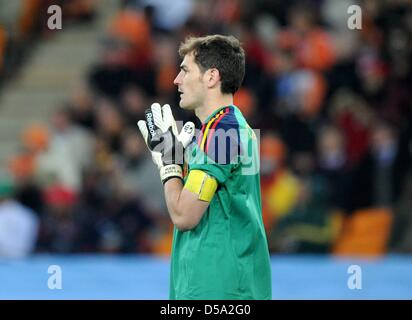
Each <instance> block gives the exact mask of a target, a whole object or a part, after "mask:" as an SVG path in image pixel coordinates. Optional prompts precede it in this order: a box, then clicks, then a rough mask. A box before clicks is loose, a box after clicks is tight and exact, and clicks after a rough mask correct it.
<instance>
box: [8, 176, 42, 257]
mask: <svg viewBox="0 0 412 320" xmlns="http://www.w3.org/2000/svg"><path fill="white" fill-rule="evenodd" d="M14 192H15V186H14V183H13V181H12V180H11V179H10V178H7V177H1V178H0V257H1V258H23V257H26V256H27V255H29V254H30V253H31V252H32V250H33V249H34V246H35V244H36V239H37V232H38V224H39V221H38V217H37V214H36V213H35V212H34V211H32V210H31V209H29V208H27V207H25V206H23V205H22V204H20V203H19V202H18V201H16V200H15V199H14Z"/></svg>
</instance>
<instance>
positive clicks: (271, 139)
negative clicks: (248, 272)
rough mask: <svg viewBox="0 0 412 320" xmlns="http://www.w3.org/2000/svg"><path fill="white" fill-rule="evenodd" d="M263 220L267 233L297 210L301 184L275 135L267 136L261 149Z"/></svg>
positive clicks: (263, 139) (264, 136)
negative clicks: (282, 218)
mask: <svg viewBox="0 0 412 320" xmlns="http://www.w3.org/2000/svg"><path fill="white" fill-rule="evenodd" d="M260 153H261V154H260V174H261V192H262V216H263V222H264V224H265V229H266V232H267V233H268V235H269V232H270V230H272V229H273V228H274V227H275V226H276V223H277V221H278V220H279V218H281V217H282V216H284V215H287V214H289V213H290V211H291V210H292V209H293V208H294V207H295V206H296V201H297V198H298V190H299V180H298V179H297V178H296V177H295V176H294V175H293V173H292V172H291V171H290V170H289V169H288V167H287V165H286V146H285V145H284V144H283V142H282V141H281V140H280V138H279V137H278V136H277V135H276V134H274V133H273V132H266V133H265V134H264V135H263V137H262V139H261V146H260Z"/></svg>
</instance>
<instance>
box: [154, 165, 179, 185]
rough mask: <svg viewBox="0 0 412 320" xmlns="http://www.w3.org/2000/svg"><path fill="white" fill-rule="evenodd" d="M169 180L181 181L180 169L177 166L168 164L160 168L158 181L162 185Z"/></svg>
mask: <svg viewBox="0 0 412 320" xmlns="http://www.w3.org/2000/svg"><path fill="white" fill-rule="evenodd" d="M171 178H180V179H183V172H182V167H181V166H180V165H178V164H169V165H165V166H163V167H161V168H160V179H161V180H162V182H163V184H165V183H166V181H167V180H169V179H171Z"/></svg>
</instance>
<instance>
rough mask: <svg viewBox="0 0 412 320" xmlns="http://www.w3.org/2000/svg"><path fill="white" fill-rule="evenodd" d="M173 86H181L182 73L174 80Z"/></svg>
mask: <svg viewBox="0 0 412 320" xmlns="http://www.w3.org/2000/svg"><path fill="white" fill-rule="evenodd" d="M173 84H174V85H176V86H178V85H179V84H180V73H179V74H178V75H177V76H176V78H175V79H174V80H173Z"/></svg>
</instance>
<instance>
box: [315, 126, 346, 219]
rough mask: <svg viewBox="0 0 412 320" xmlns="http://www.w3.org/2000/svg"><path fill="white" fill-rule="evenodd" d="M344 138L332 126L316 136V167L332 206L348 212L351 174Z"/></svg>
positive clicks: (326, 127)
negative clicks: (324, 183) (322, 177)
mask: <svg viewBox="0 0 412 320" xmlns="http://www.w3.org/2000/svg"><path fill="white" fill-rule="evenodd" d="M345 143H346V142H345V138H344V136H343V134H342V132H341V131H340V130H339V129H338V128H337V127H335V126H333V125H326V126H324V127H323V128H321V130H320V131H319V132H318V136H317V166H318V171H319V174H320V175H322V176H324V177H325V178H326V180H327V183H328V190H329V192H330V198H331V201H332V204H333V206H335V207H336V209H338V210H341V211H343V212H347V211H348V210H350V188H351V179H352V172H351V169H350V167H349V165H348V160H347V156H346V150H345Z"/></svg>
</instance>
